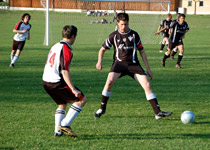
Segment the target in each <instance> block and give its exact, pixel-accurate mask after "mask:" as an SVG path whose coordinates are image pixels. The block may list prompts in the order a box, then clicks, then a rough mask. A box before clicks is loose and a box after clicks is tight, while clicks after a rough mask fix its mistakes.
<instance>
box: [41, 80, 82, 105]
mask: <svg viewBox="0 0 210 150" xmlns="http://www.w3.org/2000/svg"><path fill="white" fill-rule="evenodd" d="M43 86H44V89H45V91H46V92H47V93H48V94H49V95H50V96H51V97H52V99H53V100H54V101H55V102H56V103H57V104H58V105H59V104H67V103H72V102H78V101H80V100H82V99H83V98H84V94H83V93H82V92H81V96H80V97H79V98H78V97H75V95H74V94H73V93H72V91H71V89H70V88H69V87H68V86H67V85H66V83H65V82H58V83H49V82H45V81H43ZM75 88H76V87H75ZM76 89H77V90H79V89H78V88H76ZM79 91H80V90H79Z"/></svg>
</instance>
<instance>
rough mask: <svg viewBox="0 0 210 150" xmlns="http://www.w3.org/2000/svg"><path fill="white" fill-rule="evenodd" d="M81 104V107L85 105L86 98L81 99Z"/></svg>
mask: <svg viewBox="0 0 210 150" xmlns="http://www.w3.org/2000/svg"><path fill="white" fill-rule="evenodd" d="M81 102H82V104H83V106H84V105H85V104H86V103H87V98H86V97H83V99H82V101H81Z"/></svg>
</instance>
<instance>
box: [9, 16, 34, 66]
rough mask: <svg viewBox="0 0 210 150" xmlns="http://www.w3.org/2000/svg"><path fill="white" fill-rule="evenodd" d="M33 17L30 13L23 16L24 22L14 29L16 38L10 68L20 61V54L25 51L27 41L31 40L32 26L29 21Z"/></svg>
mask: <svg viewBox="0 0 210 150" xmlns="http://www.w3.org/2000/svg"><path fill="white" fill-rule="evenodd" d="M30 19H31V16H30V15H29V14H28V13H25V14H23V16H22V21H20V22H18V23H17V24H16V26H15V28H14V29H13V32H15V33H16V34H15V36H14V38H13V44H12V52H11V63H10V67H12V68H13V67H14V64H15V62H16V61H17V60H18V59H19V57H20V53H21V51H22V50H23V47H24V45H25V41H26V39H28V40H30V29H31V25H30V24H29V20H30Z"/></svg>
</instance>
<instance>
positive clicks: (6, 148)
mask: <svg viewBox="0 0 210 150" xmlns="http://www.w3.org/2000/svg"><path fill="white" fill-rule="evenodd" d="M1 149H4V150H14V148H13V147H0V150H1Z"/></svg>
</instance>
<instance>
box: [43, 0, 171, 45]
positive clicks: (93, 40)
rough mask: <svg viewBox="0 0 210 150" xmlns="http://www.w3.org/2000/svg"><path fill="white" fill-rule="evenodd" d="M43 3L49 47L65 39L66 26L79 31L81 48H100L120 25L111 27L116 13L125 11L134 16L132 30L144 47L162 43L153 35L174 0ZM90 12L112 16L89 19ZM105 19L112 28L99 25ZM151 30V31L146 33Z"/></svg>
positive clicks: (45, 0) (62, 0) (59, 0)
mask: <svg viewBox="0 0 210 150" xmlns="http://www.w3.org/2000/svg"><path fill="white" fill-rule="evenodd" d="M40 2H41V4H42V6H43V5H44V6H43V7H44V8H45V12H46V13H45V15H46V17H45V18H46V24H45V39H44V45H46V46H48V45H50V44H53V43H55V42H56V41H57V40H59V39H60V38H61V34H60V30H61V29H62V27H63V26H64V25H66V24H73V25H75V26H77V27H78V29H79V32H78V35H79V36H78V37H79V39H80V40H77V41H76V42H78V43H79V44H86V43H90V44H99V43H101V42H103V40H104V38H105V37H106V36H107V34H108V33H111V32H112V31H114V28H115V26H116V25H115V23H112V24H111V21H112V20H113V16H114V15H113V13H114V11H117V12H120V11H122V10H125V11H126V13H128V14H129V15H130V16H131V17H130V18H131V25H132V26H130V27H131V28H132V29H134V30H136V31H137V32H140V33H141V35H142V37H141V38H142V39H144V43H146V44H147V43H148V44H150V43H152V44H154V43H157V41H159V40H160V39H158V37H157V36H156V37H155V36H153V32H155V31H156V30H157V27H158V25H159V24H160V21H161V19H163V15H165V14H167V13H169V12H170V4H171V2H170V0H40ZM50 6H53V7H50ZM49 7H50V8H49ZM89 10H92V11H94V12H95V13H97V12H98V11H99V12H107V13H108V14H109V15H107V16H105V15H104V16H103V15H102V16H100V17H98V16H97V15H94V17H93V16H87V11H89ZM164 17H165V16H164ZM102 19H106V20H107V21H108V24H107V25H104V24H98V22H101V20H102ZM139 20H140V21H141V22H140V21H139ZM50 21H51V22H50ZM147 30H149V31H148V32H146V31H147ZM159 37H160V36H159ZM84 39H85V40H84Z"/></svg>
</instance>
